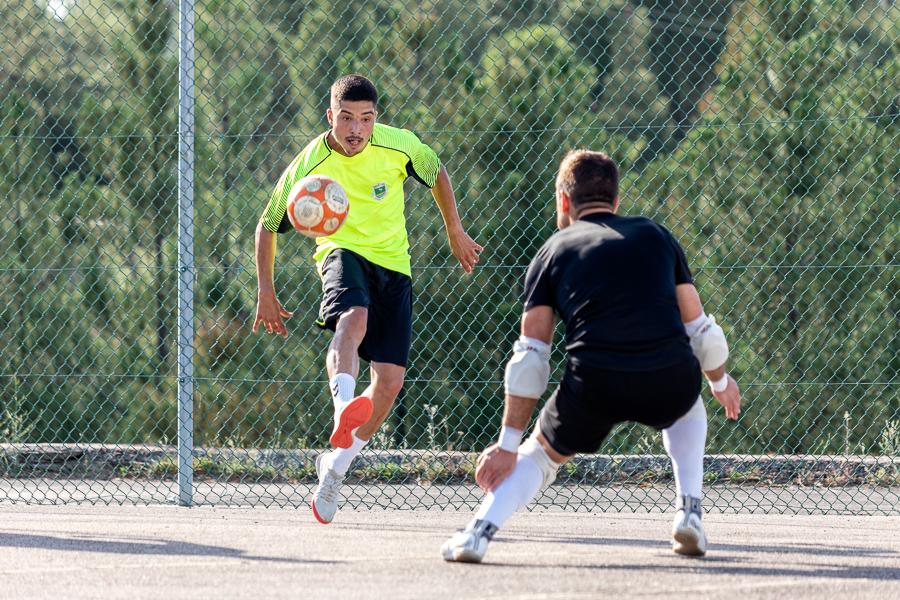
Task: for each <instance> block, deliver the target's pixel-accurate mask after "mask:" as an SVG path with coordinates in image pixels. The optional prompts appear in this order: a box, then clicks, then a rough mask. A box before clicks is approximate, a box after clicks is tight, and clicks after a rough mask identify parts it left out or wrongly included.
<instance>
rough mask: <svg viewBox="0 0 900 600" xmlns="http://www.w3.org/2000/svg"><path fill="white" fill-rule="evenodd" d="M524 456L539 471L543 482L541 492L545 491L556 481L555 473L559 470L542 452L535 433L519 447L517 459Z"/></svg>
mask: <svg viewBox="0 0 900 600" xmlns="http://www.w3.org/2000/svg"><path fill="white" fill-rule="evenodd" d="M526 456H527V457H528V458H530V459H531V460H533V461H534V463H535V464H536V465H537V466H538V468H539V469H540V470H541V474H542V475H543V477H544V480H543V481H542V482H541V490H545V489H547V488H548V487H549V486H550V484H551V483H553V482H554V481H556V472H557V471H558V470H559V465H558V464H556V463H555V462H553V459H552V458H550V456H549V455H548V454H547V452H546V451H544V447H543V446H541V443H540V442H539V441H538V440H537V434H536V433H535V434H533V435H532V436H531V437H529V438H528V439H527V440H525V443H523V444H522V445H521V446H519V458H520V459H521V458H523V457H526ZM541 490H538V491H541Z"/></svg>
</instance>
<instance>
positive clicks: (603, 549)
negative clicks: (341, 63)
mask: <svg viewBox="0 0 900 600" xmlns="http://www.w3.org/2000/svg"><path fill="white" fill-rule="evenodd" d="M469 515H470V512H469V511H453V510H448V511H436V510H418V511H408V510H384V509H375V510H358V511H354V510H351V509H347V510H344V511H342V512H341V513H339V515H338V519H337V520H336V521H335V522H334V523H332V524H331V525H328V526H323V525H319V524H318V523H316V522H315V520H314V519H313V517H312V514H311V512H310V510H309V509H307V508H299V509H281V508H268V509H267V508H216V507H198V508H191V509H187V508H178V507H173V506H72V505H65V506H30V505H20V504H10V503H0V598H16V599H20V598H54V599H57V598H127V599H129V600H135V599H139V598H167V599H177V598H191V599H197V598H216V599H220V598H238V599H241V598H248V599H253V600H259V599H260V598H298V597H300V598H315V599H318V598H323V599H328V598H341V599H348V598H390V599H392V600H399V599H402V598H473V599H479V600H481V599H485V598H529V599H538V598H554V599H569V598H600V597H614V596H618V597H623V598H624V597H628V598H633V597H636V598H642V597H666V596H670V597H671V596H673V595H675V594H678V595H679V596H684V595H685V594H690V595H689V596H686V597H689V598H729V599H730V600H732V599H733V598H736V597H739V598H786V597H789V598H825V597H828V598H900V517H895V516H823V515H764V514H722V513H710V514H707V515H706V516H705V517H704V522H705V525H706V529H707V533H708V535H709V538H710V544H711V545H710V552H709V554H708V555H707V556H706V557H705V558H702V559H691V558H686V557H681V556H677V555H675V554H673V553H672V552H671V550H670V549H669V543H668V537H667V536H668V529H669V524H670V518H669V516H668V515H666V514H661V513H651V514H621V513H585V512H578V513H576V512H568V511H562V510H550V511H537V512H530V513H523V514H520V515H517V516H515V517H513V519H511V520H510V522H509V523H508V524H507V526H506V527H505V528H504V529H503V530H502V531H501V532H500V534H498V537H497V539H496V540H495V541H494V542H493V544H492V545H491V548H490V550H489V552H488V555H487V559H486V563H485V564H482V565H462V564H448V563H445V562H443V561H442V560H441V558H440V556H439V552H438V548H439V546H440V544H441V542H442V541H443V540H444V539H445V538H446V537H447V536H448V535H449V534H450V533H451V532H452V531H453V530H454V529H456V528H457V527H459V526H461V525H463V524H464V523H465V522H466V521H467V520H468V518H469Z"/></svg>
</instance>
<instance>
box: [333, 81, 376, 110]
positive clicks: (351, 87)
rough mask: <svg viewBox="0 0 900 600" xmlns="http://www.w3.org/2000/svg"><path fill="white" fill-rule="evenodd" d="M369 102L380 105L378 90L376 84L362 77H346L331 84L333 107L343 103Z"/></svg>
mask: <svg viewBox="0 0 900 600" xmlns="http://www.w3.org/2000/svg"><path fill="white" fill-rule="evenodd" d="M365 100H368V101H369V102H371V103H372V104H374V105H376V106H377V105H378V90H376V89H375V84H373V83H372V82H371V81H369V80H368V79H366V78H365V77H363V76H362V75H357V74H355V73H354V74H352V75H344V76H343V77H341V78H339V79H338V80H337V81H335V82H334V83H333V84H331V106H333V107H335V106H337V105H338V103H340V102H343V101H348V102H358V101H365Z"/></svg>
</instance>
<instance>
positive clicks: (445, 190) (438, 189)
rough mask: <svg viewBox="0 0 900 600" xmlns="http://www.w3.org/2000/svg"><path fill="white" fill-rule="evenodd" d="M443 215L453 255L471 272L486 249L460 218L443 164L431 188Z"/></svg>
mask: <svg viewBox="0 0 900 600" xmlns="http://www.w3.org/2000/svg"><path fill="white" fill-rule="evenodd" d="M431 194H432V195H433V196H434V200H435V202H437V205H438V208H439V209H440V210H441V216H442V217H443V219H444V228H445V229H446V230H447V239H448V241H449V242H450V250H451V251H452V252H453V256H455V257H456V259H457V260H458V261H459V264H460V265H462V268H463V269H464V270H465V272H466V273H471V272H472V269H474V268H475V265H476V264H477V263H478V254H479V253H480V252H483V251H484V248H482V247H481V246H479V245H478V244H477V243H476V242H475V240H473V239H472V238H470V237H469V236H468V234H467V233H466V232H465V230H464V229H463V226H462V221H460V219H459V211H458V210H457V208H456V195H455V194H454V193H453V184H451V183H450V175H449V174H448V173H447V169H445V168H444V166H443V165H441V170H440V171H439V172H438V177H437V183H435V185H434V188H432V190H431Z"/></svg>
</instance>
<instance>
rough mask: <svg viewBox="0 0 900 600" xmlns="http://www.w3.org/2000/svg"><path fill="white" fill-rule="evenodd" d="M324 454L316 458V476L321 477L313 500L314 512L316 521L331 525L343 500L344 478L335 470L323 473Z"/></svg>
mask: <svg viewBox="0 0 900 600" xmlns="http://www.w3.org/2000/svg"><path fill="white" fill-rule="evenodd" d="M324 458H325V455H324V454H320V455H318V456H317V457H316V474H317V475H318V476H319V485H318V486H316V489H315V491H314V492H313V498H312V511H313V515H314V516H315V517H316V520H317V521H319V523H322V524H323V525H327V524H329V523H331V521H332V520H333V519H334V515H335V513H337V510H338V502H339V501H340V499H341V484H343V482H344V478H343V476H341V475H338V474H337V473H336V472H335V471H334V470H332V469H328V470H327V471H324V472H323V468H324V467H323V466H322V460H323V459H324Z"/></svg>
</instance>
